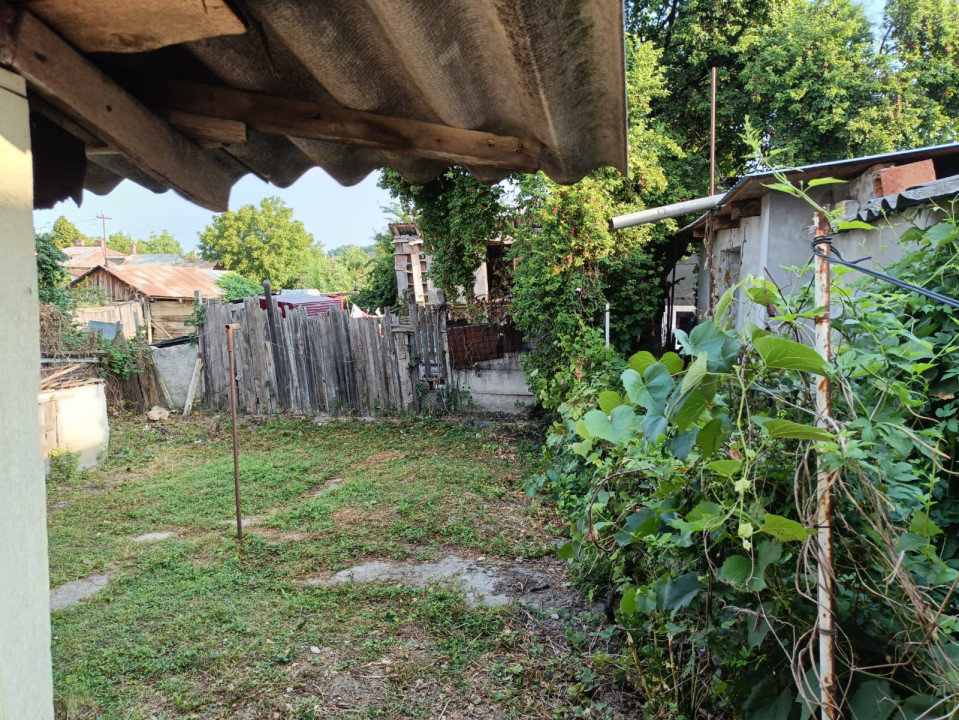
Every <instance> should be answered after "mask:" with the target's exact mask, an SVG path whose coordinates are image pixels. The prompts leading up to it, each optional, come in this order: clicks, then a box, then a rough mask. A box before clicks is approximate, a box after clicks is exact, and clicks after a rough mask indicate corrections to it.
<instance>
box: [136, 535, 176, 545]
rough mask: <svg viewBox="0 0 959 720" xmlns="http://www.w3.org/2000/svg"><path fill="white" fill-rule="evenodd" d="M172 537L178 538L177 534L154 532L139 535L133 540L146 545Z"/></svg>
mask: <svg viewBox="0 0 959 720" xmlns="http://www.w3.org/2000/svg"><path fill="white" fill-rule="evenodd" d="M171 537H176V533H175V532H154V533H147V534H146V535H138V536H137V537H135V538H133V542H135V543H145V542H159V541H160V540H166V539H168V538H171Z"/></svg>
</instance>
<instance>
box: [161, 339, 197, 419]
mask: <svg viewBox="0 0 959 720" xmlns="http://www.w3.org/2000/svg"><path fill="white" fill-rule="evenodd" d="M150 351H151V352H152V353H153V362H154V363H156V366H157V370H158V371H159V373H160V377H161V379H162V380H163V383H164V385H166V389H167V392H168V393H170V399H171V400H172V401H173V407H176V408H182V407H183V406H184V404H186V394H187V392H188V391H189V389H190V381H191V380H192V379H193V368H194V367H195V366H196V356H197V347H196V345H191V344H190V343H183V344H182V345H172V346H170V347H162V348H158V347H152V348H150ZM201 382H202V376H201ZM197 397H201V393H200V392H199V391H198V392H197Z"/></svg>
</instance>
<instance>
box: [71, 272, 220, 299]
mask: <svg viewBox="0 0 959 720" xmlns="http://www.w3.org/2000/svg"><path fill="white" fill-rule="evenodd" d="M94 273H106V274H108V275H111V276H112V277H114V278H116V279H117V280H119V281H120V282H122V283H124V284H125V285H128V286H130V287H131V288H133V289H134V290H136V291H137V292H138V293H139V294H140V295H143V296H144V297H148V298H151V299H154V300H158V299H159V300H187V299H189V300H192V299H193V294H194V293H195V292H196V291H197V290H199V291H200V292H201V293H203V297H220V296H221V295H223V289H222V288H221V287H220V286H219V285H217V284H216V281H217V280H219V279H220V278H221V277H223V276H224V275H226V271H224V270H203V269H200V268H194V267H157V266H154V265H143V266H132V267H124V266H122V265H119V266H113V265H111V266H108V267H103V266H101V267H96V268H93V269H92V270H89V271H87V272H86V273H84V274H83V275H81V276H80V277H78V278H77V279H76V280H74V281H73V283H72V284H74V285H77V284H80V283H82V282H83V280H84V279H86V278H88V277H90V276H91V275H93V274H94Z"/></svg>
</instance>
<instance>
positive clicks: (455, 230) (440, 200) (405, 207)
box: [378, 168, 507, 311]
mask: <svg viewBox="0 0 959 720" xmlns="http://www.w3.org/2000/svg"><path fill="white" fill-rule="evenodd" d="M378 185H379V187H381V188H384V189H386V190H388V191H389V192H390V194H391V195H392V196H393V197H394V198H396V199H397V200H399V202H400V208H399V213H403V214H406V215H408V216H412V217H415V218H416V225H417V227H418V228H419V231H420V234H421V235H422V237H423V246H424V248H425V250H426V252H427V253H429V255H430V256H431V257H432V265H431V269H430V273H431V278H432V280H433V284H434V285H436V287H438V288H440V289H442V290H443V291H444V292H445V293H446V297H448V298H455V297H458V296H459V295H460V291H461V290H462V292H463V294H464V296H465V298H466V304H467V309H468V311H469V310H471V309H472V306H473V302H474V300H475V298H474V297H473V281H474V278H473V273H474V272H476V269H477V268H478V267H479V266H480V265H481V264H482V263H483V261H484V260H485V259H486V244H487V242H488V241H489V240H490V239H491V238H495V237H497V235H499V234H500V233H501V232H503V231H504V230H505V229H506V217H507V215H506V211H507V206H506V204H505V202H504V190H503V188H502V187H501V186H496V185H492V186H491V185H484V184H483V183H481V182H480V181H479V180H477V179H476V178H474V177H473V176H472V175H470V174H469V172H467V171H466V170H464V169H463V168H451V169H449V170H447V171H446V172H445V173H444V174H443V175H441V176H439V177H438V178H436V179H435V180H431V181H430V182H428V183H427V184H425V185H412V184H410V183H408V182H406V181H405V180H403V178H402V177H400V175H399V173H397V172H396V171H394V170H390V169H386V170H384V171H383V175H382V176H381V177H380V181H379V183H378Z"/></svg>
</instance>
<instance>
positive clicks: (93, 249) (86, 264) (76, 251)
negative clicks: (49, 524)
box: [63, 245, 127, 268]
mask: <svg viewBox="0 0 959 720" xmlns="http://www.w3.org/2000/svg"><path fill="white" fill-rule="evenodd" d="M63 253H64V254H65V255H66V256H67V261H66V262H65V263H64V265H66V266H68V267H72V268H92V267H96V266H97V265H103V253H102V252H101V251H100V248H99V247H97V246H96V245H70V246H68V247H65V248H63ZM107 257H108V258H109V259H111V260H113V259H120V260H122V259H124V258H126V257H127V256H126V254H125V253H122V252H117V251H116V250H111V249H110V248H107Z"/></svg>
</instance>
